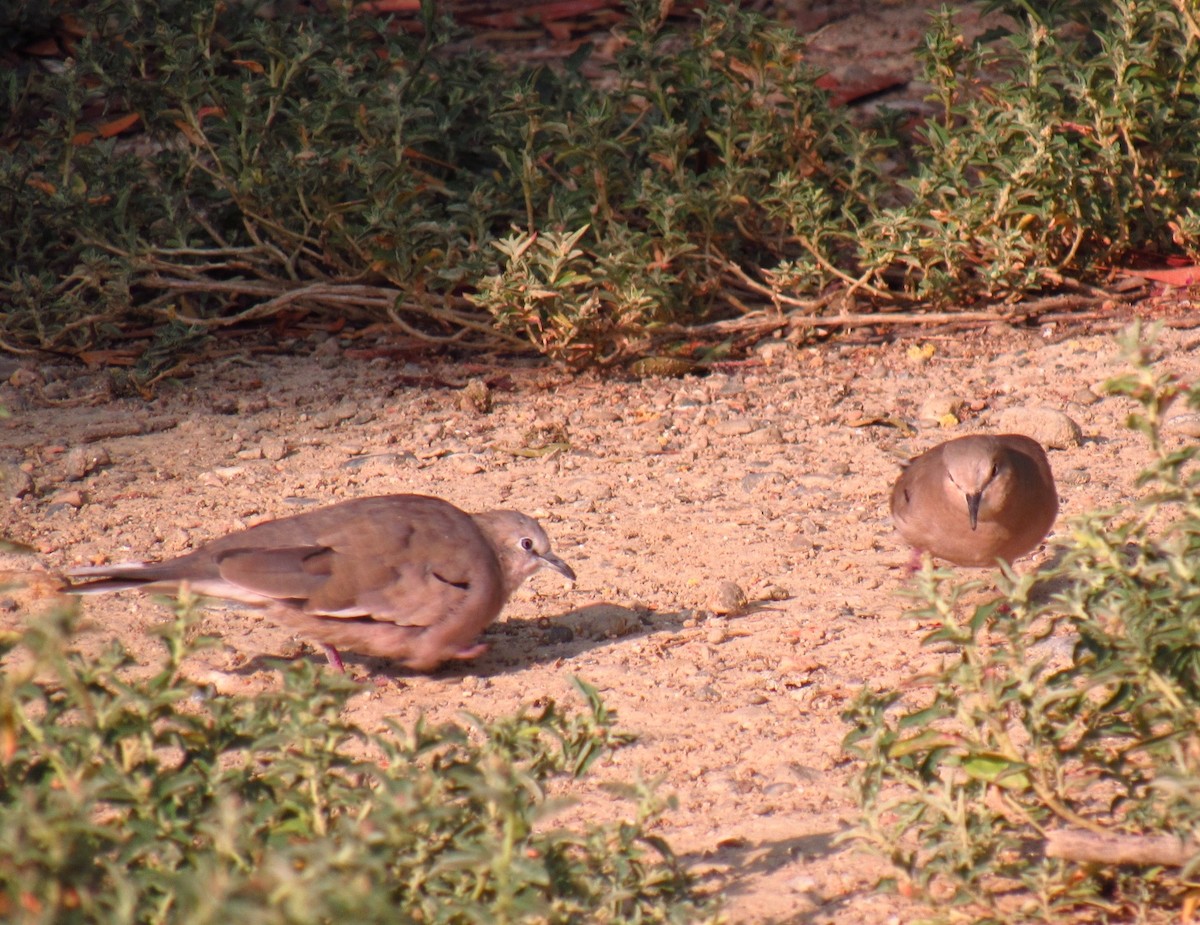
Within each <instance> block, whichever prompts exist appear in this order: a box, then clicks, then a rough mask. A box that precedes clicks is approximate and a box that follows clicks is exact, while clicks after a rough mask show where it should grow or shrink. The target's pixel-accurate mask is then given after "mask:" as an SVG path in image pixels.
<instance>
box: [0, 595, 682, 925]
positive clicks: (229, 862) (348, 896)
mask: <svg viewBox="0 0 1200 925" xmlns="http://www.w3.org/2000/svg"><path fill="white" fill-rule="evenodd" d="M72 619H73V618H72V616H71V615H70V614H69V613H66V612H63V613H58V614H55V615H53V616H52V617H51V618H47V619H44V620H40V621H39V622H38V623H37V625H34V626H31V627H30V628H29V629H27V630H25V631H24V632H22V633H17V634H11V638H7V639H5V640H4V647H5V649H6V651H8V656H7V659H6V670H5V674H4V676H3V678H2V679H0V918H3V919H4V921H6V922H12V923H37V922H44V923H49V922H53V923H56V925H61V923H70V922H105V923H122V922H129V923H137V922H160V923H168V922H187V923H189V925H192V923H204V922H256V923H270V922H279V923H285V922H286V923H306V922H313V923H316V922H336V921H353V922H396V921H406V922H446V923H466V922H476V923H483V922H488V923H491V922H517V921H521V922H530V921H538V922H593V921H594V922H685V921H697V920H700V919H702V918H703V917H704V913H703V911H702V908H701V902H700V900H699V898H698V897H697V895H696V893H695V892H694V891H693V889H692V886H691V884H690V882H689V881H688V879H687V877H686V876H685V875H684V874H683V873H682V872H681V871H680V869H679V868H678V867H677V865H676V863H675V861H674V858H673V856H672V855H671V852H670V849H669V848H668V847H667V846H666V845H665V844H664V843H663V842H662V841H661V839H659V838H657V837H655V836H652V835H650V834H648V832H647V826H648V825H649V824H651V823H652V822H653V820H654V819H655V818H656V816H657V814H658V813H659V812H660V811H661V809H662V802H661V801H660V800H657V799H656V798H654V797H653V796H652V795H651V794H650V793H649V792H648V791H647V790H645V789H644V788H643V789H642V790H641V791H640V792H638V793H637V796H638V801H637V816H636V819H635V820H634V821H626V822H621V823H619V824H615V825H611V826H604V827H600V826H595V827H587V828H582V829H577V830H570V829H563V828H561V827H556V826H555V824H554V822H553V819H552V813H553V811H554V810H555V809H556V808H558V807H559V806H560V805H561V801H559V802H556V801H554V800H550V799H548V798H547V796H546V786H547V784H548V782H549V781H550V779H551V778H553V777H556V776H561V775H563V774H570V775H575V776H579V775H582V774H584V773H585V772H586V771H587V768H588V766H589V765H590V764H591V763H592V762H593V760H594V759H595V758H596V757H598V756H599V755H601V754H603V753H605V752H606V751H608V750H610V749H613V748H617V747H620V746H621V745H622V744H624V743H625V742H627V741H628V740H629V737H628V736H625V735H623V734H622V733H619V732H616V731H614V730H613V728H612V722H613V717H612V716H611V714H609V713H608V712H607V711H606V710H605V709H604V706H603V704H602V703H601V702H600V700H599V698H598V697H597V695H596V693H595V691H593V690H592V689H591V688H589V687H587V686H586V685H584V684H582V683H579V682H577V685H576V686H577V687H578V689H579V691H580V692H581V693H582V694H583V695H584V697H585V699H586V701H587V709H586V710H585V711H583V712H581V713H566V712H563V711H562V710H560V709H559V708H558V707H557V706H556V705H555V704H554V703H553V702H550V701H546V702H545V703H544V704H543V705H542V706H541V707H540V708H538V709H537V710H535V711H533V712H530V711H523V712H521V713H520V714H518V715H516V716H514V717H512V718H509V719H505V720H501V721H498V722H495V723H484V722H482V721H480V720H478V719H475V718H469V719H468V723H467V725H445V726H437V727H434V726H430V725H428V724H426V723H424V722H418V723H417V724H416V725H415V726H414V727H413V728H412V729H411V730H407V731H404V730H401V729H398V728H396V727H395V726H394V725H391V724H389V728H388V730H387V732H386V733H382V732H381V733H373V732H368V731H365V730H363V729H361V728H358V727H355V726H353V725H351V724H349V723H347V722H346V721H345V720H343V719H342V718H341V715H342V711H343V708H344V707H345V703H346V700H347V698H348V697H349V696H350V695H351V694H352V693H354V692H355V691H356V690H358V687H357V685H355V684H353V683H351V682H349V681H347V680H345V679H344V678H343V677H341V676H338V675H336V674H334V673H332V672H324V671H320V670H318V669H316V668H314V667H313V666H312V665H311V664H309V663H307V662H299V663H296V664H293V665H291V666H289V667H287V668H286V669H284V670H283V672H282V679H283V685H282V689H281V690H278V691H275V692H269V693H264V694H260V695H257V696H253V697H247V698H235V697H225V696H219V695H215V694H213V693H212V692H210V691H209V690H207V689H206V688H205V686H204V685H202V684H200V683H198V682H196V681H194V680H191V679H190V678H189V677H188V675H187V673H186V671H183V670H181V665H182V660H183V658H184V657H185V656H186V655H187V653H188V652H189V651H190V650H191V648H192V645H191V644H189V643H186V642H185V641H184V639H185V629H186V625H185V622H184V621H183V620H179V621H177V622H175V623H174V624H173V625H170V626H168V627H167V628H166V629H165V630H164V632H163V641H164V642H165V645H166V650H167V657H166V659H165V661H164V663H163V664H162V666H161V667H160V668H159V669H158V670H157V671H156V672H155V673H153V674H151V675H150V676H148V677H144V678H142V677H141V675H143V674H144V671H143V670H140V669H139V670H134V671H131V669H133V668H134V666H132V665H131V659H130V656H129V654H128V653H127V652H126V651H125V650H123V649H122V648H121V647H120V646H119V645H114V646H112V647H111V648H109V649H108V650H107V651H106V652H104V654H103V655H102V656H100V657H99V658H98V659H96V660H94V661H88V660H86V659H84V658H83V657H81V656H80V655H79V654H78V653H77V652H73V651H70V650H69V649H68V647H67V644H68V642H69V635H70V632H71V623H72ZM13 650H15V651H13ZM134 676H138V677H139V678H140V679H139V680H134V679H133V678H134Z"/></svg>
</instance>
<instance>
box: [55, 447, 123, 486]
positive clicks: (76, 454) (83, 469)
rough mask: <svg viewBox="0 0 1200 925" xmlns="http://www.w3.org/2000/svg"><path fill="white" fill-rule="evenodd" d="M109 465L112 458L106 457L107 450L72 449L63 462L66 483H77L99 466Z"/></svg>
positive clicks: (102, 448)
mask: <svg viewBox="0 0 1200 925" xmlns="http://www.w3.org/2000/svg"><path fill="white" fill-rule="evenodd" d="M111 463H112V458H111V457H110V456H109V455H108V450H106V449H105V448H104V447H102V446H77V447H73V448H72V449H71V450H70V452H68V453H67V456H66V458H65V459H64V460H63V465H64V466H65V467H66V472H65V473H64V475H65V478H66V480H67V481H68V482H78V481H80V480H82V479H84V478H86V477H87V476H88V475H90V474H91V473H93V472H95V471H96V470H97V469H99V468H100V467H101V466H107V465H110V464H111Z"/></svg>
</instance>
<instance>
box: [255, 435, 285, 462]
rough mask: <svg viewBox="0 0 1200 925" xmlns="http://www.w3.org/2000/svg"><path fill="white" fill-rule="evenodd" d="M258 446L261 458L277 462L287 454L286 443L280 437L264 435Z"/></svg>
mask: <svg viewBox="0 0 1200 925" xmlns="http://www.w3.org/2000/svg"><path fill="white" fill-rule="evenodd" d="M259 446H260V447H261V448H262V455H263V459H269V460H271V461H273V462H278V461H279V460H281V459H283V457H285V456H287V454H288V445H287V443H285V442H284V440H283V438H282V437H264V438H263V441H262V443H261V444H259Z"/></svg>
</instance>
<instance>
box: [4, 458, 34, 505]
mask: <svg viewBox="0 0 1200 925" xmlns="http://www.w3.org/2000/svg"><path fill="white" fill-rule="evenodd" d="M32 491H33V476H31V475H30V474H29V473H28V472H26V471H25V470H24V469H22V468H21V467H20V466H17V465H14V464H12V463H0V497H4V498H23V497H24V496H25V495H27V494H29V493H30V492H32Z"/></svg>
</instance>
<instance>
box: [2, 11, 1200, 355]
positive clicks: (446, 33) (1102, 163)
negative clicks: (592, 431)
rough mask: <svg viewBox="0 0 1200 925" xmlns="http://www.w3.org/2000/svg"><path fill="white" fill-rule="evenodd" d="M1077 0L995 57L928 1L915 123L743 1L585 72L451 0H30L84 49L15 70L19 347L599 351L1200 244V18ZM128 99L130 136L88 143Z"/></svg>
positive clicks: (13, 193)
mask: <svg viewBox="0 0 1200 925" xmlns="http://www.w3.org/2000/svg"><path fill="white" fill-rule="evenodd" d="M1057 6H1058V10H1057V12H1053V11H1050V5H1042V6H1039V7H1038V8H1037V9H1033V8H1032V7H1031V8H1030V9H1031V12H1024V11H1023V10H1020V11H1018V16H1019V17H1020V21H1021V22H1022V23H1023V25H1021V27H1020V28H1018V29H1017V30H1015V31H1014V32H1012V33H1011V34H1006V35H1004V36H1000V37H995V36H994V37H993V41H992V42H991V43H990V44H986V45H983V44H980V45H976V46H972V45H969V44H968V43H966V42H965V41H964V40H963V38H962V36H961V35H960V34H959V33H958V32H957V30H956V27H955V26H954V23H953V21H952V19H951V16H950V14H949V13H942V14H938V15H937V16H936V17H935V18H934V21H933V24H932V26H931V29H930V32H929V35H928V37H927V39H926V46H925V50H924V59H925V67H926V72H927V78H928V80H929V81H930V83H931V84H932V87H933V99H934V100H935V101H936V102H937V105H938V111H937V113H936V116H935V117H934V118H933V119H931V120H930V121H929V122H927V123H925V124H923V125H919V126H917V127H916V128H915V130H912V129H906V128H903V127H902V123H901V121H900V120H897V119H894V118H890V117H889V116H887V115H886V114H885V116H884V117H881V118H880V119H878V120H877V121H876V123H875V124H874V125H872V126H863V125H859V124H856V123H854V122H853V121H852V119H851V115H850V114H849V113H848V112H847V111H846V110H845V109H841V108H831V107H830V105H829V103H828V100H827V99H826V96H825V94H824V93H823V92H822V91H821V90H819V89H818V88H817V86H816V78H817V76H818V75H817V74H816V73H815V72H814V71H813V70H812V69H811V68H810V67H809V66H808V65H807V64H806V63H805V60H804V49H803V42H802V40H801V39H800V38H798V37H797V36H796V35H795V34H793V33H792V32H790V31H788V30H786V29H783V28H780V27H778V26H776V25H773V24H770V23H768V22H767V21H765V20H763V19H762V18H760V17H757V16H755V15H753V14H749V13H746V12H743V11H741V10H739V9H738V8H737V5H736V4H711V5H709V6H708V7H706V8H705V10H704V11H703V12H702V13H701V14H700V18H699V20H698V21H697V22H694V23H691V24H689V26H690V27H689V28H688V29H686V30H678V29H675V28H668V27H667V26H665V25H664V24H663V22H662V21H661V19H660V16H661V8H660V5H659V4H658V3H657V2H651V0H636V2H632V3H631V4H630V10H629V13H630V16H629V20H628V22H627V24H626V27H625V34H624V39H625V41H624V43H623V44H622V46H621V47H620V49H619V51H618V52H617V53H616V57H615V60H613V61H612V62H610V63H606V64H604V65H603V66H602V67H603V71H602V76H601V79H599V80H595V79H587V78H585V77H584V71H583V64H584V63H585V62H586V60H587V54H588V50H587V49H586V48H584V49H581V50H580V52H579V54H578V55H576V56H575V57H574V58H572V59H570V60H568V61H567V62H566V63H565V66H563V67H561V68H556V69H553V70H552V69H548V68H546V67H541V66H538V67H528V66H522V65H520V64H516V63H510V64H506V63H505V62H503V61H501V60H499V59H497V58H494V57H488V56H484V55H480V54H476V53H472V52H469V51H465V50H464V49H463V46H462V43H459V42H457V41H456V38H457V37H456V36H455V34H454V33H453V30H452V28H451V27H449V26H447V25H446V24H445V23H443V22H441V21H440V20H439V19H438V18H437V17H436V16H435V15H434V4H433V3H429V4H427V8H426V10H425V14H424V17H423V24H424V29H425V31H424V33H423V34H422V35H421V36H419V37H414V36H412V35H410V34H408V33H407V32H405V31H403V30H401V29H398V28H394V27H393V25H392V24H391V23H389V22H388V21H387V20H386V19H381V18H378V17H372V16H352V15H350V12H349V7H348V6H336V5H335V9H332V10H329V11H325V12H322V13H320V14H308V13H304V12H296V11H290V10H289V11H287V12H286V13H283V12H281V13H280V14H279V15H278V16H277V18H274V19H267V18H264V17H262V16H260V15H258V13H257V12H256V10H255V9H254V7H253V4H243V3H229V4H215V5H214V4H212V3H210V2H207V0H171V2H167V0H159V2H143V0H102V2H98V3H91V4H85V5H79V4H65V3H62V2H61V0H59V2H57V3H55V2H52V3H51V4H50V6H49V10H48V11H47V12H45V13H41V12H39V13H37V14H36V15H35V14H34V13H33V12H31V11H30V10H29V9H26V8H24V7H18V9H17V11H16V12H14V13H13V14H12V15H13V16H14V17H16V18H15V19H14V20H13V25H14V28H15V27H17V26H20V27H21V28H23V29H26V30H28V29H31V28H36V27H37V26H38V25H39V24H44V22H45V21H46V19H47V18H48V17H49V15H50V14H52V13H55V12H59V11H62V10H66V9H68V8H70V9H71V12H72V14H73V15H74V16H75V17H77V18H78V19H79V20H80V21H81V22H82V23H83V26H84V27H85V30H86V32H87V37H86V38H84V39H82V40H80V41H79V42H78V43H77V45H76V46H75V48H74V54H73V57H72V58H70V59H68V60H67V61H66V62H65V66H62V67H59V68H57V69H55V68H48V69H35V68H32V67H28V68H26V69H24V70H17V71H11V72H7V73H4V74H0V125H3V126H4V127H3V128H2V129H0V299H3V300H4V302H5V303H7V307H8V309H9V310H8V311H7V312H6V313H5V314H4V316H3V321H2V323H0V339H2V340H3V341H6V342H8V343H10V344H13V345H16V344H21V345H39V346H43V347H49V348H53V349H62V350H67V351H78V350H81V349H84V348H87V347H90V346H93V345H95V344H97V343H110V342H112V341H114V340H116V339H119V338H120V336H121V335H122V334H123V333H124V332H126V331H127V330H128V329H129V328H130V327H132V326H135V325H142V324H144V323H147V322H148V323H150V324H152V325H162V324H166V323H171V322H178V320H179V319H184V320H186V321H187V322H188V323H190V324H194V325H198V326H199V327H200V329H201V330H207V329H208V328H210V327H211V326H213V325H217V324H226V323H230V322H231V321H233V320H249V319H253V318H261V317H267V316H271V315H273V314H277V313H280V312H283V311H285V310H296V309H300V310H307V311H312V310H319V311H324V312H333V313H336V314H339V315H349V316H354V317H368V318H376V319H379V318H389V317H390V318H392V319H393V320H394V321H396V322H397V323H398V324H401V325H402V326H404V327H405V328H406V329H407V330H408V331H409V332H410V333H415V334H416V335H417V336H425V337H427V338H429V339H430V340H431V342H434V343H440V342H442V341H443V340H444V339H446V338H454V339H455V342H456V343H459V344H462V343H468V344H470V343H474V344H475V345H477V346H495V345H497V344H505V345H507V346H509V347H520V346H524V345H529V344H532V345H533V346H534V347H536V348H537V349H538V350H540V351H542V352H544V353H546V354H548V355H550V356H553V357H556V358H558V359H560V360H563V361H565V362H568V363H571V364H576V365H582V364H586V363H593V362H601V363H603V362H607V361H611V360H615V359H620V358H624V357H627V356H628V355H630V354H632V353H636V352H637V349H638V344H640V343H643V342H644V341H645V340H646V338H647V337H648V336H650V335H652V334H653V332H654V330H655V329H656V328H657V327H658V326H660V325H661V324H663V323H684V324H687V323H690V322H694V321H697V320H702V319H707V318H710V317H712V316H713V315H719V314H731V313H736V312H739V311H743V310H744V309H745V307H746V306H747V305H764V304H770V305H775V306H777V307H779V308H781V309H787V308H789V307H792V306H797V307H800V308H802V309H804V310H805V311H815V310H817V309H818V308H819V307H820V305H822V304H824V302H823V301H822V299H823V298H825V297H827V295H828V293H829V292H830V290H831V287H837V286H841V287H848V286H849V287H853V289H854V290H855V291H856V292H857V293H858V294H859V295H861V296H866V297H869V298H872V299H874V300H876V301H878V300H886V301H896V300H909V299H919V300H923V301H928V302H931V303H941V302H947V301H950V300H955V301H959V302H962V301H966V302H968V303H969V302H971V301H972V300H978V299H982V298H995V297H998V296H1012V295H1019V294H1021V293H1024V292H1028V291H1032V290H1036V289H1040V288H1045V287H1053V286H1058V285H1060V284H1061V283H1062V282H1063V280H1064V278H1067V277H1072V276H1086V275H1088V274H1089V273H1092V272H1094V271H1095V270H1096V269H1097V268H1098V267H1104V266H1108V265H1110V264H1111V263H1112V262H1113V261H1116V260H1119V259H1121V258H1122V256H1124V255H1125V254H1127V253H1129V252H1130V251H1132V250H1146V249H1153V250H1158V251H1164V250H1170V249H1179V248H1182V249H1184V250H1185V251H1187V252H1188V253H1189V254H1192V255H1195V254H1197V253H1200V244H1198V243H1197V242H1200V211H1198V210H1197V209H1196V207H1195V203H1194V201H1193V200H1194V191H1195V190H1196V189H1197V188H1200V159H1198V157H1197V153H1196V146H1195V138H1196V137H1198V135H1200V118H1198V112H1197V107H1198V105H1200V104H1198V94H1197V83H1196V82H1197V77H1196V75H1197V73H1200V68H1198V67H1197V64H1198V63H1200V62H1198V60H1197V59H1198V49H1200V39H1198V38H1197V35H1196V28H1195V24H1194V23H1193V22H1192V20H1191V19H1189V18H1188V17H1187V16H1186V15H1185V12H1184V8H1183V7H1182V6H1180V5H1177V4H1174V3H1172V2H1171V0H1120V2H1117V0H1114V2H1111V3H1106V4H1101V5H1100V6H1099V7H1089V6H1088V5H1086V4H1061V5H1057ZM74 7H80V8H79V9H74ZM1068 17H1073V18H1074V19H1072V20H1070V21H1071V22H1073V21H1074V20H1075V19H1085V20H1086V23H1087V26H1088V28H1087V29H1086V30H1081V29H1080V28H1078V27H1074V28H1070V27H1069V25H1070V22H1067V23H1066V24H1062V23H1063V21H1064V20H1067V18H1068ZM1047 23H1050V25H1048V24H1047ZM4 25H5V23H0V31H3V26H4ZM595 70H596V67H595V66H593V67H592V68H591V70H589V74H590V75H592V76H593V77H594V72H595ZM985 74H986V75H987V79H986V80H985V79H984V75H985ZM126 114H136V116H137V117H138V118H139V122H138V128H139V130H140V131H141V134H137V135H134V136H132V137H125V138H118V139H108V140H105V139H103V138H101V137H99V136H98V135H97V132H98V131H99V130H100V128H102V127H104V126H109V127H110V128H111V127H112V125H113V124H114V122H115V120H116V119H117V117H119V116H123V115H126Z"/></svg>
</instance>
